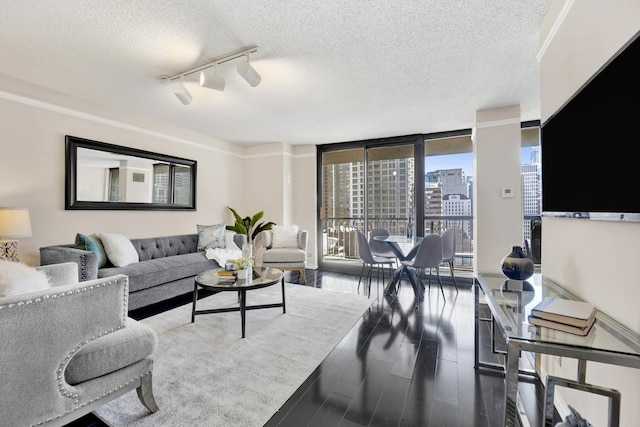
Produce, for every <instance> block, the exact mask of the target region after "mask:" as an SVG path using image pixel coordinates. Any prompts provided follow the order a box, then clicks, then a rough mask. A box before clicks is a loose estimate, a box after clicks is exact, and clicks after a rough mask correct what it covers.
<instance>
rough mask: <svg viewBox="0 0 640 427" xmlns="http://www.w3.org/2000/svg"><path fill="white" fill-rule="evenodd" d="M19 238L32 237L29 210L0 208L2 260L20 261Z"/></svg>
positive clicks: (0, 257)
mask: <svg viewBox="0 0 640 427" xmlns="http://www.w3.org/2000/svg"><path fill="white" fill-rule="evenodd" d="M18 237H31V221H30V220H29V209H27V208H0V259H6V260H9V261H18V241H17V240H13V239H16V238H18Z"/></svg>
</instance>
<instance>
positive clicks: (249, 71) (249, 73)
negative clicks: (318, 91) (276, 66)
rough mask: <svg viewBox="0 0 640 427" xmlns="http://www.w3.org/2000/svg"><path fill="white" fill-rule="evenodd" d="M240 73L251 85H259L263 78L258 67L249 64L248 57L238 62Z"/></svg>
mask: <svg viewBox="0 0 640 427" xmlns="http://www.w3.org/2000/svg"><path fill="white" fill-rule="evenodd" d="M238 74H240V75H241V76H242V78H243V79H245V80H246V81H247V83H249V85H250V86H251V87H256V86H258V85H259V84H260V81H261V80H262V77H260V74H258V72H257V71H256V69H255V68H253V67H252V66H251V64H249V58H247V60H246V61H240V62H239V63H238Z"/></svg>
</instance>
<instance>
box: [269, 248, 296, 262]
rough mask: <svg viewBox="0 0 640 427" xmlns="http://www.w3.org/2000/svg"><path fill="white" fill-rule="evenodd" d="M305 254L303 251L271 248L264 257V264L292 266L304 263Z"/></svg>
mask: <svg viewBox="0 0 640 427" xmlns="http://www.w3.org/2000/svg"><path fill="white" fill-rule="evenodd" d="M304 262H305V253H304V251H303V250H302V249H293V248H271V249H269V250H268V251H265V252H264V254H263V255H262V263H263V264H265V263H272V264H290V263H304Z"/></svg>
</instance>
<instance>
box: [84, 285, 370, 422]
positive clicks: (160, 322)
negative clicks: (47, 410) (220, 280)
mask: <svg viewBox="0 0 640 427" xmlns="http://www.w3.org/2000/svg"><path fill="white" fill-rule="evenodd" d="M285 286H286V289H285V296H286V304H287V312H286V314H283V313H282V308H268V309H260V310H250V311H247V323H246V338H244V339H242V338H241V327H240V313H239V312H231V313H215V314H203V315H198V316H196V320H195V323H190V322H191V305H190V304H189V305H186V306H182V307H178V308H176V309H173V310H170V311H167V312H165V313H161V314H158V315H156V316H153V317H150V318H147V319H144V320H142V323H145V324H147V325H149V326H151V327H152V328H153V329H154V330H155V331H156V332H157V333H158V339H159V347H158V351H157V352H156V354H155V366H154V372H153V389H154V394H155V397H156V402H157V403H158V406H159V407H160V411H159V412H157V413H155V414H151V413H149V412H148V411H147V409H146V408H145V407H144V406H143V405H142V404H141V403H140V401H139V400H138V397H137V394H136V392H135V391H132V392H129V393H127V394H125V395H124V396H121V397H120V398H118V399H116V400H114V401H112V402H110V403H108V404H106V405H104V406H102V407H101V408H99V409H98V410H97V411H95V413H96V415H97V416H98V417H99V418H100V419H102V420H103V421H104V422H106V423H107V424H109V425H112V426H154V427H155V426H172V427H174V426H185V427H186V426H189V427H191V426H224V427H228V426H242V427H248V426H262V425H264V424H265V423H266V422H267V421H268V420H269V418H271V416H272V415H273V414H274V413H275V412H277V410H278V409H279V408H280V406H282V404H284V402H285V401H286V400H287V399H288V398H289V396H291V394H293V392H294V391H295V390H296V389H297V388H298V387H299V386H300V385H301V384H302V383H303V382H304V380H305V379H306V378H307V377H308V376H309V375H310V374H311V373H312V372H313V370H314V369H315V368H316V367H317V366H318V365H319V364H320V362H322V360H323V359H324V358H325V357H326V356H327V355H328V354H329V353H330V352H331V350H333V349H334V348H335V346H336V345H337V344H338V343H339V342H340V340H341V339H342V338H343V337H344V336H345V335H346V334H347V332H348V331H349V330H350V329H351V328H352V327H353V326H354V325H355V324H356V322H357V321H358V320H359V319H360V318H361V316H362V314H363V313H364V312H365V311H366V310H367V309H368V308H369V307H370V305H371V304H372V303H373V301H374V300H373V299H367V298H366V297H365V296H362V295H354V294H347V293H340V292H334V291H328V290H322V289H315V288H310V287H307V286H301V285H293V284H286V285H285ZM280 301H281V287H280V285H275V286H271V287H268V288H264V289H259V290H255V291H249V292H247V305H256V304H268V303H274V302H280ZM234 305H237V294H236V293H233V292H224V293H220V294H216V295H212V296H210V297H208V298H205V299H202V300H199V301H198V305H197V309H198V310H201V309H206V308H219V307H229V306H234Z"/></svg>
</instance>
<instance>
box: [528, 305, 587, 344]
mask: <svg viewBox="0 0 640 427" xmlns="http://www.w3.org/2000/svg"><path fill="white" fill-rule="evenodd" d="M595 320H596V308H595V306H594V305H593V304H590V303H588V302H582V301H574V300H568V299H562V298H554V297H546V298H545V299H544V300H543V301H542V302H541V303H540V304H538V305H536V306H535V307H533V308H532V309H531V315H530V316H529V323H530V324H532V325H537V326H543V327H545V328H550V329H557V330H559V331H564V332H569V333H571V334H575V335H582V336H585V335H587V334H588V333H589V330H591V327H592V326H593V323H594V322H595Z"/></svg>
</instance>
